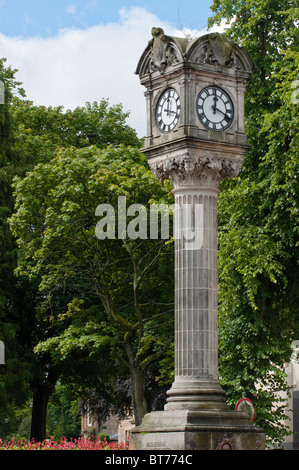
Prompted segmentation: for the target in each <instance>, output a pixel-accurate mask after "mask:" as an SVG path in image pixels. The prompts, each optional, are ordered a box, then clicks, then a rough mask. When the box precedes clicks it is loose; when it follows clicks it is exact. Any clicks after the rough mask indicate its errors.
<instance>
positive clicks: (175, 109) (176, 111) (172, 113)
mask: <svg viewBox="0 0 299 470" xmlns="http://www.w3.org/2000/svg"><path fill="white" fill-rule="evenodd" d="M180 112H181V100H180V97H179V94H178V92H177V91H176V90H175V89H174V88H168V89H167V90H165V91H164V92H163V93H162V95H161V96H160V98H159V101H158V103H157V106H156V124H157V126H158V128H159V129H160V131H162V132H164V133H167V132H171V131H172V130H173V129H174V128H175V126H176V125H177V123H178V120H179V117H180Z"/></svg>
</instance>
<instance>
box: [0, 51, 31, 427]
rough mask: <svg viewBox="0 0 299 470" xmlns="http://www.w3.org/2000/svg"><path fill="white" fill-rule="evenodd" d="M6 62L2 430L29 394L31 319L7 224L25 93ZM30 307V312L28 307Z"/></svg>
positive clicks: (0, 151)
mask: <svg viewBox="0 0 299 470" xmlns="http://www.w3.org/2000/svg"><path fill="white" fill-rule="evenodd" d="M5 62H6V59H0V80H1V83H3V85H4V90H5V94H4V103H1V104H0V339H1V340H2V341H3V342H4V344H5V357H6V363H5V365H2V366H1V367H0V407H1V423H0V427H1V431H2V430H3V428H2V424H3V419H6V418H8V419H9V423H12V422H13V420H14V418H13V415H14V411H13V408H14V406H15V405H17V404H22V403H23V402H24V401H25V400H26V399H27V396H28V393H29V388H28V386H27V384H28V380H29V375H30V371H29V368H28V353H29V351H28V349H27V347H26V344H25V343H26V340H25V338H26V334H25V330H26V327H25V320H24V319H25V316H26V315H28V317H30V310H32V297H31V290H30V289H29V288H28V282H27V281H26V282H23V280H21V279H17V278H16V277H15V276H14V274H13V270H14V268H15V267H16V265H17V257H16V251H17V250H16V248H17V247H16V244H15V240H14V237H13V236H12V234H11V232H10V229H9V224H8V217H9V216H10V215H11V213H12V211H13V206H14V201H13V195H12V186H11V184H12V180H13V178H14V176H15V175H16V174H18V175H22V168H21V165H20V158H19V155H18V152H17V151H16V150H15V132H16V126H15V121H14V118H13V115H12V107H13V103H14V100H16V99H19V98H17V96H24V90H23V89H22V88H21V84H20V83H19V82H18V81H17V80H16V79H15V74H16V70H13V69H12V68H11V67H7V66H6V64H5ZM29 304H30V305H31V309H30V308H29V309H28V308H27V307H28V305H29ZM2 418H3V419H2ZM9 425H10V424H9ZM6 428H7V426H6ZM3 432H5V430H3Z"/></svg>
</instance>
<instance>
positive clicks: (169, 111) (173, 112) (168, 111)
mask: <svg viewBox="0 0 299 470" xmlns="http://www.w3.org/2000/svg"><path fill="white" fill-rule="evenodd" d="M164 112H165V113H167V115H169V114H170V113H172V114H176V111H173V110H172V109H164Z"/></svg>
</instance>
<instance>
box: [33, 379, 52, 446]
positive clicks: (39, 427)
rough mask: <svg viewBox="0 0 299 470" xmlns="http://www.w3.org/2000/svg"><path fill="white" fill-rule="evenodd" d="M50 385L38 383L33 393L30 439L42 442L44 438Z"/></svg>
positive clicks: (50, 390)
mask: <svg viewBox="0 0 299 470" xmlns="http://www.w3.org/2000/svg"><path fill="white" fill-rule="evenodd" d="M51 392H52V387H49V386H47V385H39V386H38V387H37V389H36V391H35V392H34V394H33V405H32V417H31V433H30V439H34V440H35V441H36V442H42V441H44V440H45V439H46V437H47V436H46V422H47V407H48V401H49V398H50V395H51Z"/></svg>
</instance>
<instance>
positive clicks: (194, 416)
mask: <svg viewBox="0 0 299 470" xmlns="http://www.w3.org/2000/svg"><path fill="white" fill-rule="evenodd" d="M225 440H229V442H230V444H231V448H229V449H227V450H263V449H264V448H265V436H264V433H263V430H262V429H260V428H258V427H256V426H254V425H253V424H252V422H251V420H250V418H249V417H248V415H247V414H246V413H243V412H235V411H229V410H226V411H218V410H206V411H190V410H175V411H174V410H172V411H153V412H151V413H148V414H147V415H145V417H144V419H143V421H142V425H141V426H139V427H136V428H133V429H132V430H131V437H130V449H131V450H156V451H157V450H159V451H166V450H217V447H218V446H219V444H221V443H223V441H225ZM220 447H221V446H220ZM219 450H222V449H221V448H220V449H219Z"/></svg>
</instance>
